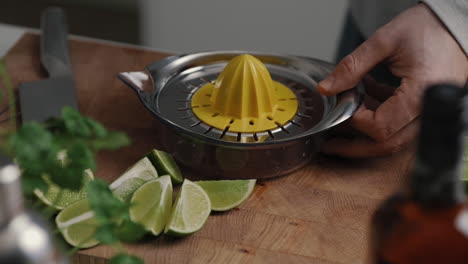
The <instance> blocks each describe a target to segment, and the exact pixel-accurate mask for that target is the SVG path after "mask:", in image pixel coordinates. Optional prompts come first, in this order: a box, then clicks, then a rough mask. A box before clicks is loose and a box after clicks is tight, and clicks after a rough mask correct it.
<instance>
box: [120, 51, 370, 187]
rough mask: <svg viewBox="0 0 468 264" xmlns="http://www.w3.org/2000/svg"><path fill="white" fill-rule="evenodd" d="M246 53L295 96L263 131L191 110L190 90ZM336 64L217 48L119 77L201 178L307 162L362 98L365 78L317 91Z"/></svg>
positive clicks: (262, 173)
mask: <svg viewBox="0 0 468 264" xmlns="http://www.w3.org/2000/svg"><path fill="white" fill-rule="evenodd" d="M241 54H250V55H253V56H255V57H256V58H258V59H259V60H260V61H262V62H263V63H264V64H265V66H266V67H267V69H268V70H269V72H270V74H271V77H272V79H273V80H275V81H277V82H280V83H283V84H284V85H286V86H287V87H289V88H290V89H291V90H292V91H293V92H294V94H295V95H296V97H297V100H298V103H299V109H298V111H297V113H296V115H295V116H294V118H293V119H291V120H290V121H289V122H288V123H287V124H283V125H278V127H277V128H275V129H271V130H268V131H261V132H258V133H239V132H230V131H228V130H220V129H217V128H214V127H211V126H209V125H207V124H205V123H204V122H202V121H201V120H199V119H198V118H197V117H196V116H195V114H194V113H193V111H192V105H191V98H192V96H193V94H194V93H195V92H196V91H197V90H198V89H199V88H200V87H202V86H203V85H204V84H206V83H208V82H213V81H214V80H216V78H217V76H218V75H219V73H220V72H221V71H222V70H223V68H224V67H225V66H226V64H227V63H228V62H229V61H230V60H231V59H233V58H234V57H236V56H238V55H241ZM333 68H334V65H333V64H330V63H327V62H324V61H321V60H317V59H313V58H307V57H298V56H290V55H280V54H269V53H258V52H250V51H214V52H203V53H194V54H186V55H178V56H171V57H167V58H165V59H162V60H160V61H157V62H154V63H152V64H150V65H148V66H147V67H146V69H145V71H140V72H122V73H119V74H118V78H119V79H120V80H122V81H123V82H124V83H125V84H127V85H128V86H129V87H130V88H132V89H133V90H134V91H135V92H136V94H137V95H138V97H139V99H140V101H141V102H142V103H143V105H144V106H145V107H146V108H147V109H148V110H149V111H150V112H151V113H152V114H153V116H154V117H156V119H157V120H159V121H160V123H161V124H162V126H161V129H160V131H158V137H159V138H160V142H161V144H162V145H163V147H164V150H165V151H167V152H169V153H171V154H172V155H173V156H174V158H175V159H176V161H178V163H179V164H181V165H183V166H185V167H188V168H190V169H192V170H193V171H195V172H196V173H198V174H199V175H200V176H201V178H204V179H251V178H257V179H262V178H270V177H276V176H280V175H284V174H287V173H290V172H292V171H294V170H297V169H299V168H301V167H302V166H304V165H305V164H307V163H308V162H309V161H310V160H311V159H312V158H313V157H314V155H315V154H316V153H318V151H319V148H320V144H321V142H322V141H323V140H322V139H323V136H324V134H325V133H326V131H327V130H328V129H330V128H332V127H334V126H336V125H338V124H340V123H342V122H344V121H345V120H347V119H349V118H350V117H351V116H352V115H353V113H354V111H355V110H356V109H357V108H358V107H359V105H360V104H361V102H362V98H363V92H364V89H363V86H362V85H361V84H359V85H358V86H357V87H355V88H354V89H351V90H349V91H346V92H344V93H341V94H338V95H336V96H323V95H320V94H319V93H318V92H317V83H318V82H319V81H321V80H322V79H324V78H325V77H326V76H327V75H328V74H329V73H330V72H331V71H332V70H333Z"/></svg>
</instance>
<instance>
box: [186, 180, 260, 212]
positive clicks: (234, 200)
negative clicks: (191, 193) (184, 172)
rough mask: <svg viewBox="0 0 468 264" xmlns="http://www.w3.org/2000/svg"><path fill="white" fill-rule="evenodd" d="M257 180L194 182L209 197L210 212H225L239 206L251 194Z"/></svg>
mask: <svg viewBox="0 0 468 264" xmlns="http://www.w3.org/2000/svg"><path fill="white" fill-rule="evenodd" d="M256 181H257V180H221V181H198V182H195V183H196V184H198V185H199V186H200V187H202V188H203V190H205V192H206V194H208V196H209V197H210V201H211V210H213V211H227V210H229V209H232V208H234V207H236V206H239V205H240V204H241V203H243V202H244V201H245V200H247V199H248V198H249V197H250V195H251V194H252V192H253V190H254V187H255V182H256Z"/></svg>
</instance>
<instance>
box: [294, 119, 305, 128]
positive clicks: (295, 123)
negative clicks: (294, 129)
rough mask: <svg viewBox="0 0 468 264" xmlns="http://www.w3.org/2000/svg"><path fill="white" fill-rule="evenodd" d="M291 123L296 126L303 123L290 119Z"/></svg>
mask: <svg viewBox="0 0 468 264" xmlns="http://www.w3.org/2000/svg"><path fill="white" fill-rule="evenodd" d="M291 124H293V125H295V126H298V127H303V125H302V124H301V123H299V122H296V121H294V120H291Z"/></svg>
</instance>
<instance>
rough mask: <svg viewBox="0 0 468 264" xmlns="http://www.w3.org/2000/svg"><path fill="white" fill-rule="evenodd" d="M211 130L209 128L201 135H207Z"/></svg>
mask: <svg viewBox="0 0 468 264" xmlns="http://www.w3.org/2000/svg"><path fill="white" fill-rule="evenodd" d="M212 129H213V127H209V128H208V129H207V130H206V131H205V132H203V134H208V133H209V132H210V131H211V130H212Z"/></svg>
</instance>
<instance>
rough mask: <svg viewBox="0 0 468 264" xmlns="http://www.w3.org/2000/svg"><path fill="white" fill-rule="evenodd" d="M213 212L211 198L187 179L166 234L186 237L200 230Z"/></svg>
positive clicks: (181, 189)
mask: <svg viewBox="0 0 468 264" xmlns="http://www.w3.org/2000/svg"><path fill="white" fill-rule="evenodd" d="M210 212H211V204H210V198H209V197H208V195H207V194H206V193H205V191H203V189H202V188H201V187H200V186H198V185H196V184H195V183H193V182H191V181H189V180H187V179H185V180H184V183H183V184H182V187H181V188H180V191H179V193H178V195H177V198H176V201H175V203H174V207H173V208H172V212H171V216H170V217H169V221H168V223H167V224H166V228H165V229H164V233H165V234H168V235H173V236H185V235H189V234H192V233H194V232H196V231H198V230H200V229H201V228H202V227H203V225H204V224H205V222H206V219H208V216H209V215H210Z"/></svg>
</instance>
